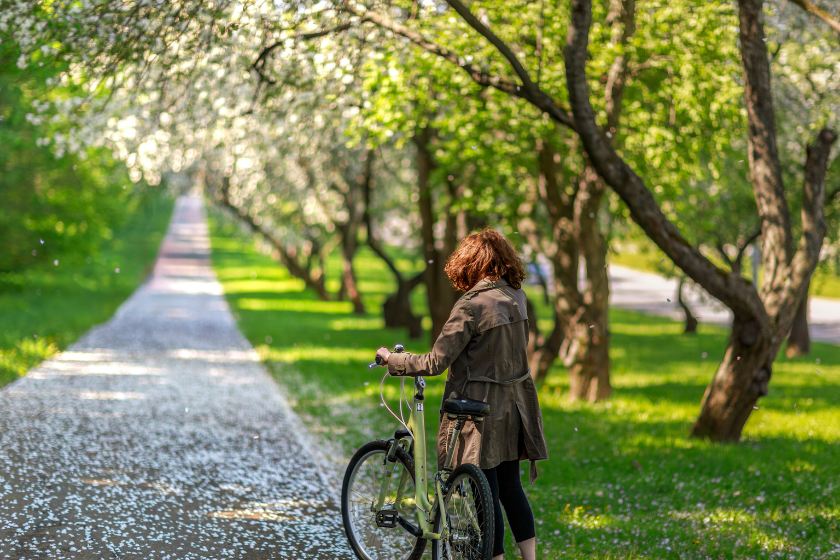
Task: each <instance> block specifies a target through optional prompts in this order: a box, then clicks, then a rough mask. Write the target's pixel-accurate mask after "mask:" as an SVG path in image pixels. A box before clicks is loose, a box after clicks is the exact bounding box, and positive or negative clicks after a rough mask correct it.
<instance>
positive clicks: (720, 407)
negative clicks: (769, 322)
mask: <svg viewBox="0 0 840 560" xmlns="http://www.w3.org/2000/svg"><path fill="white" fill-rule="evenodd" d="M777 350H778V346H776V345H773V344H771V343H770V341H768V340H766V339H765V338H764V337H762V336H761V327H760V326H759V323H758V321H756V320H755V319H748V320H742V319H738V318H737V317H736V318H735V320H734V322H733V323H732V334H731V335H730V337H729V343H728V346H727V348H726V353H725V355H724V357H723V361H722V362H721V363H720V365H719V366H718V370H717V373H716V374H715V378H714V380H713V381H712V383H711V384H710V385H709V386H708V388H707V389H706V394H705V395H704V396H703V402H702V404H701V410H700V417H699V418H698V419H697V422H696V423H695V424H694V426H693V427H692V429H691V435H692V436H693V437H701V438H708V439H710V440H712V441H715V442H736V441H738V440H739V439H740V437H741V430H743V428H744V424H746V422H747V419H748V418H749V417H750V414H751V413H752V411H753V408H754V407H755V404H756V402H757V401H758V399H759V398H761V397H763V396H765V395H767V390H768V383H769V382H770V377H771V376H772V372H773V359H774V358H775V356H776V351H777Z"/></svg>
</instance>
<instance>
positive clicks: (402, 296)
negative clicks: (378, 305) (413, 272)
mask: <svg viewBox="0 0 840 560" xmlns="http://www.w3.org/2000/svg"><path fill="white" fill-rule="evenodd" d="M423 276H424V273H422V272H421V273H420V274H418V275H417V276H415V277H414V278H411V279H409V280H405V279H404V278H403V277H402V276H399V277H397V293H395V294H391V295H390V296H388V297H387V298H386V299H385V303H383V304H382V313H383V315H384V317H385V326H386V327H388V328H391V329H395V328H402V327H406V328H407V329H408V337H409V338H411V339H414V340H417V339H419V338H422V337H423V322H422V320H421V319H420V317H417V316H416V315H414V313H413V312H412V311H411V299H410V296H411V291H412V290H413V289H414V288H415V287H417V286H418V285H419V284H420V283H421V282H422V281H423Z"/></svg>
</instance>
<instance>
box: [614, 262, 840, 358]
mask: <svg viewBox="0 0 840 560" xmlns="http://www.w3.org/2000/svg"><path fill="white" fill-rule="evenodd" d="M609 272H610V305H612V306H613V307H620V308H623V309H632V310H634V311H641V312H644V313H650V314H653V315H662V316H664V317H670V318H672V319H674V320H677V321H682V320H684V315H683V312H682V310H681V309H680V307H679V306H678V304H677V285H678V284H679V282H678V281H677V280H676V279H672V280H668V279H667V278H663V277H662V276H659V275H657V274H650V273H647V272H639V271H638V270H633V269H630V268H625V267H623V266H617V265H610V268H609ZM684 296H685V299H686V301H687V302H688V305H689V307H690V308H691V310H692V311H693V312H694V315H695V317H697V319H698V320H699V321H700V322H701V323H712V324H716V325H729V324H731V323H732V312H731V311H729V309H727V308H726V307H724V305H723V304H722V303H720V302H719V301H718V300H716V299H715V298H713V297H711V296H710V295H709V294H708V293H706V291H705V290H703V289H701V288H699V287H696V286H691V287H690V288H685V289H684ZM809 304H810V305H809V327H810V331H811V339H812V340H815V341H819V342H828V343H830V344H840V300H837V299H827V298H819V297H814V298H811V299H810V302H809Z"/></svg>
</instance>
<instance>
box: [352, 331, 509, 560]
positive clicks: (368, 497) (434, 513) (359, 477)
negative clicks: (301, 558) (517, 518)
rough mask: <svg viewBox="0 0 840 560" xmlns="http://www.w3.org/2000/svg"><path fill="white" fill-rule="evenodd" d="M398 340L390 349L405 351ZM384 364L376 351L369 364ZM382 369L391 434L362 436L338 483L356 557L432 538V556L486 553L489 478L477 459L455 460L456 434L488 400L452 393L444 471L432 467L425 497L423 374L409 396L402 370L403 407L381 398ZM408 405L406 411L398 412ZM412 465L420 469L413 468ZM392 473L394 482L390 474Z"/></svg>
mask: <svg viewBox="0 0 840 560" xmlns="http://www.w3.org/2000/svg"><path fill="white" fill-rule="evenodd" d="M404 351H405V347H404V346H403V345H402V344H397V345H396V346H394V352H396V353H400V352H404ZM381 365H384V364H383V363H382V359H381V357H379V356H377V357H376V361H375V362H373V363H371V364H370V365H369V366H368V369H373V368H374V367H376V366H381ZM388 377H389V375H388V373H387V372H386V373H385V375H383V376H382V380H381V381H380V383H379V396H380V399H381V401H382V404H383V406H384V407H385V408H386V410H387V411H388V412H389V413H390V414H391V416H393V417H394V418H395V419H396V420H397V422H399V423H400V424H401V427H400V428H397V429H396V430H395V431H394V435H393V437H391V438H389V439H387V440H383V439H379V440H375V441H371V442H369V443H366V444H364V445H363V446H361V447H360V448H359V450H358V451H356V453H355V454H354V455H353V458H352V459H351V460H350V463H349V464H348V465H347V471H346V472H345V474H344V482H343V484H342V488H341V515H342V518H343V521H344V530H345V532H346V534H347V539H348V541H349V543H350V547H351V548H352V549H353V552H355V553H356V556H357V557H358V558H359V559H360V560H386V559H387V560H416V559H418V558H420V556H421V555H422V554H423V553H424V551H425V549H426V546H427V544H428V543H429V542H431V544H432V559H433V560H490V558H491V555H492V549H493V530H494V519H493V504H492V497H491V494H490V485H489V484H488V483H487V479H486V478H485V476H484V473H483V472H482V471H481V469H479V468H478V467H477V466H475V465H471V464H464V465H460V466H458V467H456V468H454V469H453V468H452V466H451V465H452V456H453V451H454V450H455V444H456V442H457V441H458V435H459V434H460V432H461V430H462V429H463V427H464V425H465V423H466V422H468V421H472V422H481V421H483V420H484V417H485V416H487V415H488V414H489V413H490V406H489V405H488V404H487V403H484V402H481V401H475V400H471V399H466V398H461V397H457V398H456V397H455V394H454V393H453V394H452V395H451V398H449V399H447V400H445V401H444V403H443V412H444V413H445V414H447V415H448V417H449V418H450V419H451V420H456V422H455V428H454V431H453V434H452V437H451V440H450V445H449V448H448V452H447V455H446V460H445V461H444V467H443V469H442V470H441V471H438V472H435V473H434V475H433V481H434V488H433V491H434V492H433V496H432V499H431V500H430V499H429V494H428V488H429V486H428V483H429V479H428V476H427V474H426V431H425V428H426V425H425V416H424V413H425V412H424V401H425V397H424V392H425V389H426V381H425V379H423V378H422V377H419V376H418V377H415V378H414V391H415V392H414V397H413V400H412V402H411V403H409V402H408V398H407V397H406V394H405V379H406V378H405V377H401V378H400V380H401V381H400V407H399V412H400V415H399V416H397V414H396V413H395V412H394V411H393V410H392V409H391V407H389V406H388V403H387V402H386V401H385V395H384V386H385V380H386V378H388ZM403 403H405V404H406V405H408V419H406V418H405V416H404V414H403ZM415 473H417V475H416V476H415ZM395 480H396V481H397V482H396V483H394V481H395Z"/></svg>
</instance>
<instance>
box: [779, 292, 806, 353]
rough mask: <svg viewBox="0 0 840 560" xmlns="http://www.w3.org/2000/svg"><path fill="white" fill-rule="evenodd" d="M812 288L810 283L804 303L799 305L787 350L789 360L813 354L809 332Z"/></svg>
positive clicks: (803, 299)
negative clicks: (809, 303) (809, 307)
mask: <svg viewBox="0 0 840 560" xmlns="http://www.w3.org/2000/svg"><path fill="white" fill-rule="evenodd" d="M810 287H811V282H810V281H808V287H807V288H806V289H805V297H804V298H802V303H800V304H799V308H798V309H797V310H796V315H795V316H794V318H793V326H792V327H791V329H790V336H789V337H788V341H787V348H786V349H785V356H787V357H788V358H797V357H799V356H807V355H808V354H809V353H810V352H811V334H810V333H809V332H808V290H809V289H810Z"/></svg>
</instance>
